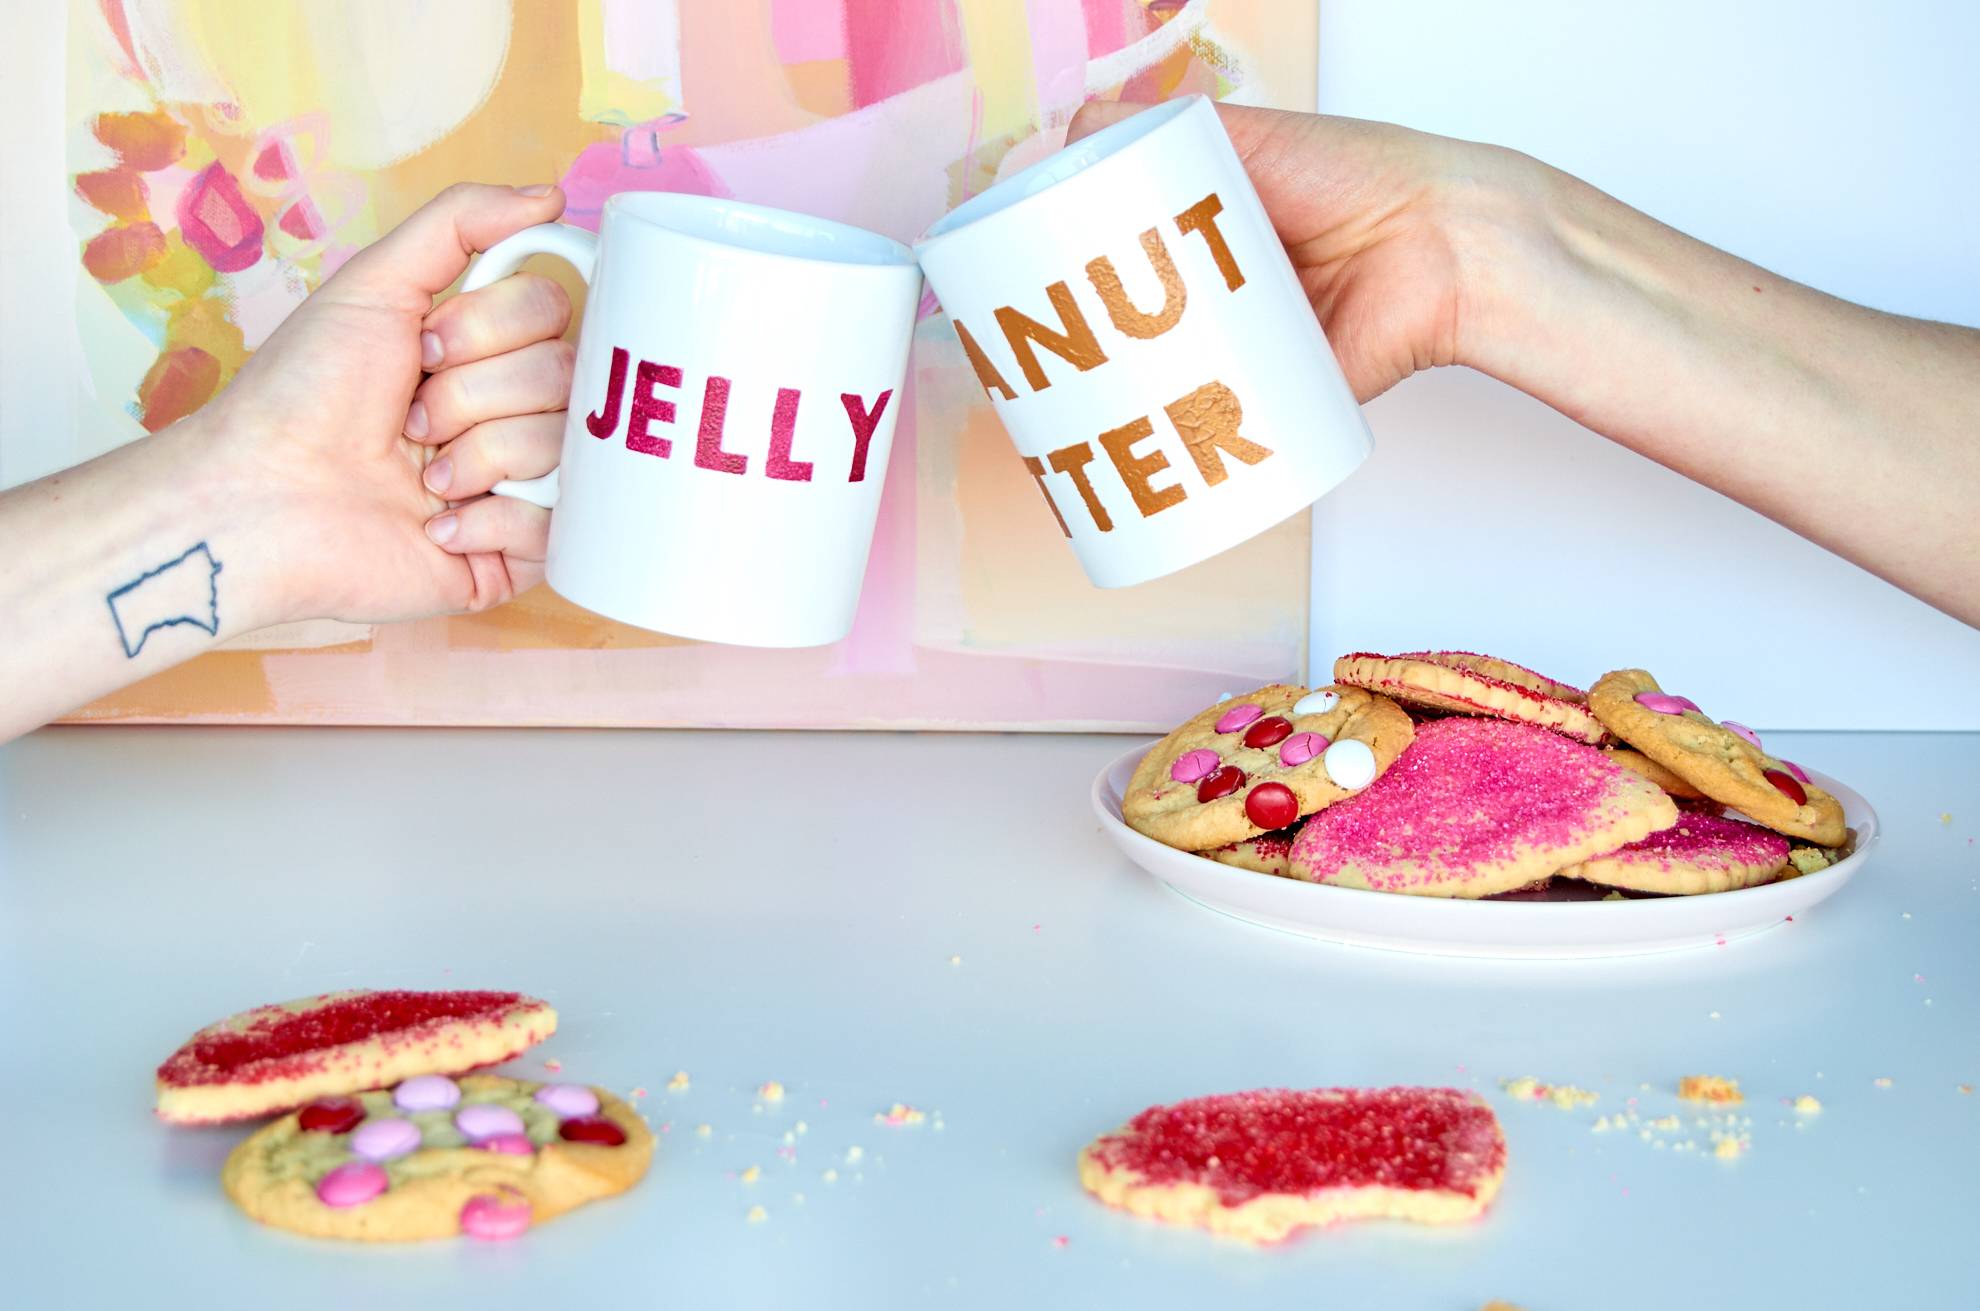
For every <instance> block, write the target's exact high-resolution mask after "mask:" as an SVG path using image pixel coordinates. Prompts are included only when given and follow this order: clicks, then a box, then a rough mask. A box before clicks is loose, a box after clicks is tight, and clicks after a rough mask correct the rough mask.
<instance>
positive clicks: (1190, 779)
mask: <svg viewBox="0 0 1980 1311" xmlns="http://www.w3.org/2000/svg"><path fill="white" fill-rule="evenodd" d="M1219 722H1221V721H1219ZM1223 731H1225V730H1223V729H1221V728H1220V729H1218V732H1223ZM1222 763H1223V762H1222V761H1221V760H1219V759H1218V758H1217V753H1216V752H1214V751H1202V750H1198V751H1185V752H1183V753H1182V754H1181V755H1180V756H1177V757H1176V763H1175V764H1173V765H1170V766H1169V777H1170V778H1172V779H1174V780H1175V781H1176V782H1178V783H1194V782H1195V781H1196V780H1197V779H1199V778H1202V777H1203V776H1204V775H1205V774H1208V773H1209V772H1210V771H1211V770H1213V769H1215V768H1216V767H1217V766H1218V765H1220V764H1222ZM549 1091H550V1090H549V1089H548V1088H545V1089H544V1090H543V1092H549ZM537 1096H538V1097H539V1098H541V1097H542V1096H543V1093H538V1094H537ZM591 1109H592V1110H593V1111H595V1110H597V1109H598V1108H597V1106H596V1105H594V1106H593V1107H592V1108H591ZM560 1114H561V1112H560ZM583 1114H587V1115H588V1114H590V1112H589V1111H587V1112H583Z"/></svg>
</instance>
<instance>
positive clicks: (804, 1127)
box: [791, 1120, 811, 1133]
mask: <svg viewBox="0 0 1980 1311" xmlns="http://www.w3.org/2000/svg"><path fill="white" fill-rule="evenodd" d="M810 1129H811V1126H810V1125H808V1124H806V1123H805V1122H804V1121H803V1120H799V1121H798V1122H797V1123H796V1124H794V1125H792V1126H791V1132H793V1133H806V1132H809V1131H810Z"/></svg>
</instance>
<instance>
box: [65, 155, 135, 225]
mask: <svg viewBox="0 0 1980 1311" xmlns="http://www.w3.org/2000/svg"><path fill="white" fill-rule="evenodd" d="M76 194H77V195H78V196H81V197H82V199H83V203H84V204H86V205H88V206H89V207H90V208H91V209H100V210H102V211H103V212H104V213H105V214H108V215H109V216H110V217H111V218H118V219H124V220H126V221H129V220H131V219H143V218H150V217H151V213H150V210H149V208H148V206H147V203H146V202H147V197H146V195H145V189H144V179H143V178H141V177H139V176H138V175H137V174H136V173H135V172H133V171H132V170H130V169H127V168H107V169H104V170H103V171H102V172H100V173H78V174H77V175H76Z"/></svg>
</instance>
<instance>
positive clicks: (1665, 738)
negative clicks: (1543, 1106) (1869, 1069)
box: [1121, 651, 1848, 898]
mask: <svg viewBox="0 0 1980 1311" xmlns="http://www.w3.org/2000/svg"><path fill="white" fill-rule="evenodd" d="M1334 678H1335V683H1334V685H1333V686H1331V687H1326V688H1320V689H1316V690H1308V689H1306V688H1301V687H1293V686H1287V685H1284V684H1273V685H1271V686H1268V687H1263V688H1260V689H1258V691H1256V692H1253V693H1250V694H1248V695H1245V696H1241V697H1230V698H1227V699H1225V700H1223V701H1220V702H1219V703H1218V704H1217V705H1214V706H1212V707H1210V708H1209V709H1207V710H1205V711H1203V712H1202V713H1200V714H1198V715H1197V716H1195V717H1194V718H1192V719H1191V720H1190V721H1189V722H1188V723H1186V724H1183V725H1182V726H1181V727H1179V728H1177V729H1176V730H1175V731H1174V732H1172V733H1170V734H1169V736H1168V737H1166V738H1164V739H1163V740H1162V741H1161V742H1160V743H1159V744H1157V746H1156V747H1155V748H1154V749H1153V750H1152V751H1150V752H1149V753H1148V755H1147V756H1145V757H1144V758H1143V759H1142V761H1141V764H1140V766H1139V767H1138V768H1137V769H1136V770H1135V774H1134V777H1133V778H1132V779H1131V780H1130V782H1129V785H1128V790H1127V794H1126V796H1124V797H1123V798H1122V803H1121V813H1122V817H1123V818H1124V819H1125V820H1126V821H1127V823H1128V824H1129V825H1130V826H1132V827H1133V828H1135V829H1137V830H1139V831H1140V832H1142V833H1144V834H1146V835H1147V836H1149V837H1151V838H1154V839H1155V840H1156V841H1158V842H1163V843H1166V844H1168V845H1169V846H1173V847H1179V848H1182V849H1184V850H1187V851H1194V852H1197V853H1199V854H1201V855H1204V856H1206V857H1208V858H1210V859H1213V860H1217V861H1221V862H1223V863H1225V864H1228V865H1236V866H1239V867H1241V868H1245V869H1253V870H1258V871H1260V872H1263V873H1268V874H1276V875H1280V876H1284V877H1290V878H1295V879H1302V880H1305V881H1308V882H1314V883H1330V884H1334V885H1336V886H1339V887H1351V888H1365V889H1372V890H1376V891H1383V892H1400V893H1406V894H1410V895H1415V896H1431V897H1470V898H1477V897H1492V896H1499V895H1503V894H1509V893H1515V892H1520V893H1523V892H1528V891H1532V890H1536V889H1538V888H1541V887H1544V886H1546V885H1547V884H1548V883H1549V882H1550V881H1551V880H1552V879H1554V878H1556V877H1560V878H1570V879H1578V880H1582V881H1584V882H1587V883H1592V884H1598V885H1603V886H1606V887H1609V888H1616V889H1625V890H1628V891H1629V892H1631V893H1635V894H1661V895H1681V894H1694V893H1702V892H1723V891H1728V890H1730V889H1733V888H1742V887H1750V886H1752V885H1754V884H1757V883H1765V882H1767V881H1769V880H1772V879H1776V878H1782V877H1793V876H1794V875H1796V874H1800V873H1807V872H1812V871H1813V870H1816V869H1821V868H1824V867H1825V866H1827V865H1828V864H1830V863H1833V862H1834V861H1835V860H1837V859H1839V858H1840V856H1841V854H1842V849H1843V847H1844V845H1845V844H1846V842H1847V840H1848V834H1847V831H1846V830H1845V829H1844V827H1843V812H1842V806H1841V805H1840V803H1838V802H1837V801H1836V799H1835V798H1834V797H1832V796H1830V795H1829V794H1828V793H1827V792H1825V791H1823V790H1822V789H1821V788H1820V787H1818V786H1817V785H1816V784H1815V783H1813V782H1812V781H1811V780H1810V779H1809V777H1808V775H1807V773H1806V772H1805V771H1803V770H1802V769H1801V768H1800V767H1799V766H1798V765H1795V764H1794V763H1792V762H1790V761H1783V760H1778V759H1776V758H1774V757H1772V756H1770V755H1768V754H1767V753H1766V751H1765V750H1764V749H1763V748H1762V746H1761V744H1760V739H1759V737H1758V736H1757V735H1756V734H1754V733H1753V731H1752V730H1751V729H1748V728H1746V727H1744V726H1743V725H1740V724H1735V723H1725V724H1721V723H1719V722H1717V721H1715V720H1713V719H1711V718H1709V717H1708V716H1706V715H1705V714H1704V713H1703V712H1702V711H1700V710H1699V709H1698V707H1697V705H1696V704H1694V703H1693V702H1691V701H1688V700H1686V699H1685V698H1683V697H1673V696H1670V695H1669V694H1667V693H1665V692H1664V691H1663V690H1662V689H1661V688H1659V687H1658V686H1657V683H1656V680H1654V679H1653V678H1651V677H1650V675H1648V674H1647V673H1644V672H1643V671H1642V670H1635V669H1628V670H1619V671H1617V672H1615V673H1611V674H1606V675H1604V676H1603V677H1602V678H1601V679H1600V680H1599V681H1598V682H1597V683H1596V684H1595V687H1594V689H1593V691H1592V692H1588V693H1584V692H1582V691H1581V690H1580V689H1578V688H1575V687H1573V686H1570V685H1569V684H1566V683H1562V682H1559V681H1557V680H1555V679H1551V678H1548V677H1546V676H1545V675H1543V674H1539V673H1536V672H1534V671H1533V670H1531V669H1527V668H1525V667H1524V666H1522V665H1516V664H1513V663H1512V662H1511V661H1507V660H1500V659H1497V658H1495V657H1492V656H1484V655H1477V654H1474V653H1471V652H1463V651H1419V652H1410V653H1406V654H1403V655H1396V656H1384V655H1375V654H1372V653H1367V652H1360V653H1356V654H1352V655H1345V656H1342V657H1341V658H1340V659H1339V660H1337V661H1335V662H1334ZM1725 808H1731V809H1734V810H1737V811H1739V812H1740V813H1741V814H1742V815H1744V816H1746V817H1748V819H1750V820H1752V821H1753V822H1747V820H1746V819H1736V818H1729V817H1727V816H1725V815H1724V814H1723V813H1721V812H1722V811H1723V810H1724V809H1725ZM1790 839H1794V840H1796V841H1794V842H1790Z"/></svg>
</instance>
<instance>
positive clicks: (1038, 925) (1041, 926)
mask: <svg viewBox="0 0 1980 1311" xmlns="http://www.w3.org/2000/svg"><path fill="white" fill-rule="evenodd" d="M1044 927H1045V926H1044V925H1043V924H1034V925H1032V926H1031V931H1032V932H1033V933H1036V932H1038V931H1039V930H1040V929H1043V928H1044Z"/></svg>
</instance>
